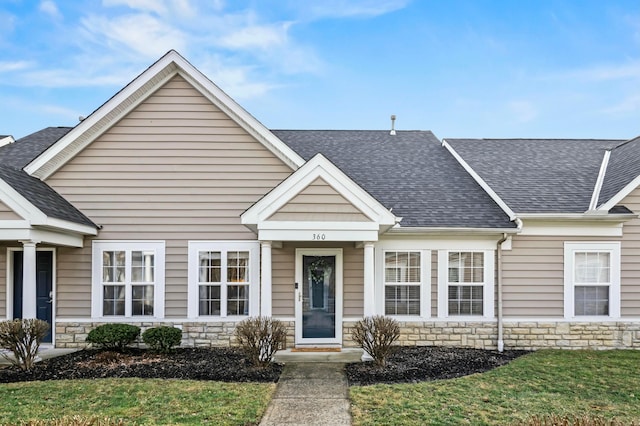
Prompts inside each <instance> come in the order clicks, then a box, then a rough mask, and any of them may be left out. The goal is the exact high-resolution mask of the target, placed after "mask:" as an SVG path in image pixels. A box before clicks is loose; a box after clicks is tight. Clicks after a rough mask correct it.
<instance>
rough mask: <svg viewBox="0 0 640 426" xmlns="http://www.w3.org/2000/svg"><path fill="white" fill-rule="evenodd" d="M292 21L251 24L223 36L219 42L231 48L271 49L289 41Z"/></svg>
mask: <svg viewBox="0 0 640 426" xmlns="http://www.w3.org/2000/svg"><path fill="white" fill-rule="evenodd" d="M290 26H291V23H290V22H285V23H277V24H273V25H249V26H246V27H241V28H238V29H237V30H235V31H232V32H230V33H229V34H226V35H225V36H223V37H222V38H221V39H220V40H219V41H218V43H219V44H220V45H221V46H223V47H226V48H229V49H255V48H257V49H263V50H264V49H269V48H270V47H272V46H282V45H284V44H286V43H287V42H288V40H287V31H288V29H289V27H290Z"/></svg>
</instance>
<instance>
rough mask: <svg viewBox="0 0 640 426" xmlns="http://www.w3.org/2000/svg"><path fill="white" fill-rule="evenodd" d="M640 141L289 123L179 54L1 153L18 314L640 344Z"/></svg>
mask: <svg viewBox="0 0 640 426" xmlns="http://www.w3.org/2000/svg"><path fill="white" fill-rule="evenodd" d="M639 183H640V138H638V139H634V140H630V141H621V140H528V139H519V140H495V139H479V140H470V139H444V140H442V141H440V140H438V139H437V138H436V137H435V136H434V134H433V133H431V132H429V131H392V132H389V131H342V130H334V131H332V130H328V131H316V130H269V129H267V128H265V127H264V126H263V125H262V124H261V123H260V122H258V121H257V120H256V119H255V118H254V117H252V116H251V115H250V114H249V113H248V112H247V111H245V110H244V109H243V108H242V107H241V106H240V105H238V104H237V103H236V102H235V101H234V100H233V99H231V98H230V97H229V96H228V95H226V94H225V93H224V92H223V91H222V90H220V89H219V88H218V87H217V86H216V85H215V84H214V83H212V82H211V81H210V80H209V79H207V77H206V76H204V75H203V74H202V73H201V72H199V71H198V70H197V69H195V68H194V67H193V66H192V65H191V64H190V63H189V62H187V61H186V60H185V59H184V58H183V57H181V56H180V55H179V54H178V53H176V52H175V51H170V52H169V53H167V54H166V55H165V56H163V57H162V58H160V59H159V60H158V61H157V62H156V63H154V64H153V65H151V67H149V68H148V69H147V70H145V71H144V72H143V73H142V74H140V75H139V76H138V77H136V78H135V79H134V80H133V81H132V82H131V83H129V84H128V85H127V86H126V87H124V88H123V89H122V90H121V91H120V92H118V93H116V94H115V95H114V96H113V97H112V98H111V99H109V100H107V101H106V102H105V103H104V104H103V105H102V106H100V107H99V108H98V109H97V110H96V111H94V112H93V113H92V114H91V115H90V116H88V117H87V118H86V119H85V120H83V121H82V122H80V123H79V124H78V125H77V126H76V127H74V128H58V127H49V128H46V129H43V130H41V131H39V132H36V133H34V134H32V135H29V136H26V137H24V138H22V139H19V140H17V141H13V140H12V139H11V140H9V143H7V144H5V145H4V146H2V147H0V240H1V241H0V244H1V245H2V248H1V249H0V318H8V319H11V318H20V317H25V318H32V317H38V318H42V319H45V320H47V321H49V322H50V323H51V324H52V333H51V336H49V339H48V340H49V341H50V342H51V344H53V345H55V346H56V347H80V346H84V345H85V337H86V335H87V333H88V332H89V330H90V329H92V328H93V327H95V326H97V325H99V324H103V323H109V322H126V323H131V324H137V325H140V326H142V327H150V326H154V325H159V324H166V325H173V326H176V327H180V328H181V329H182V330H183V343H184V344H186V345H217V346H220V345H222V346H224V345H229V344H230V342H231V341H232V340H233V330H234V327H235V325H236V324H237V322H238V321H240V320H242V319H244V318H247V317H250V316H258V315H262V316H272V317H275V318H278V319H280V320H282V321H283V322H284V323H285V324H286V325H287V327H288V328H289V331H290V332H289V337H288V342H287V344H288V346H290V347H292V346H331V347H336V346H337V347H349V346H354V343H353V342H352V340H351V337H350V334H351V328H352V327H353V325H354V324H355V323H356V322H357V321H358V320H359V319H361V318H362V317H363V316H371V315H388V316H392V317H393V318H395V319H397V320H398V321H399V323H400V324H401V329H402V336H401V338H400V341H401V343H402V344H406V345H413V344H415V345H451V346H466V347H476V348H498V349H502V348H504V347H507V348H523V349H529V348H541V347H568V348H623V347H624V348H638V347H640V266H638V265H640V262H639V260H640V220H639V219H638V214H637V213H636V212H640V190H639V189H638V184H639Z"/></svg>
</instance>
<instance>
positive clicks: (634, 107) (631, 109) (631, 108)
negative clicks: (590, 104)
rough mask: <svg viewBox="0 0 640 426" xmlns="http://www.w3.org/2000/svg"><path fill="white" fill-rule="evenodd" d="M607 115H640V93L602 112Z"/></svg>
mask: <svg viewBox="0 0 640 426" xmlns="http://www.w3.org/2000/svg"><path fill="white" fill-rule="evenodd" d="M602 112H604V113H606V114H612V115H617V114H628V113H640V93H635V94H632V95H630V96H627V97H626V98H624V99H622V100H621V101H620V102H618V103H617V104H615V105H612V106H610V107H608V108H605V109H603V110H602Z"/></svg>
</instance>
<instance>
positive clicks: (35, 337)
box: [0, 318, 49, 370]
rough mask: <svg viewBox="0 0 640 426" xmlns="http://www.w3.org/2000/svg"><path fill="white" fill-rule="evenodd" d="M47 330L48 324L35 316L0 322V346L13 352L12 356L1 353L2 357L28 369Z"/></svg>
mask: <svg viewBox="0 0 640 426" xmlns="http://www.w3.org/2000/svg"><path fill="white" fill-rule="evenodd" d="M48 332H49V324H48V323H47V322H46V321H42V320H39V319H35V318H32V319H14V320H9V321H2V322H0V348H2V349H8V350H9V351H11V353H12V354H13V358H10V357H9V354H6V353H2V357H3V358H5V359H7V360H9V361H10V362H11V363H12V364H14V365H17V366H18V367H20V368H22V369H23V370H30V369H31V368H32V367H33V364H34V363H35V361H36V356H37V354H38V349H39V348H40V343H41V342H42V339H44V338H45V337H46V335H47V333H48Z"/></svg>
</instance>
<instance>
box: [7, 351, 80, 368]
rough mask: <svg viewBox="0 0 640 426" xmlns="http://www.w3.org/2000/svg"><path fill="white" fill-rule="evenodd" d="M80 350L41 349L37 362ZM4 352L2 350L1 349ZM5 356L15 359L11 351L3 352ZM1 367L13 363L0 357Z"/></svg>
mask: <svg viewBox="0 0 640 426" xmlns="http://www.w3.org/2000/svg"><path fill="white" fill-rule="evenodd" d="M78 350H79V349H61V348H51V347H46V346H45V347H42V346H41V347H40V349H39V350H38V355H37V357H36V362H38V361H42V360H44V359H49V358H54V357H57V356H61V355H66V354H70V353H71V352H76V351H78ZM0 351H2V349H0ZM3 353H4V354H7V355H8V356H10V357H12V358H13V355H12V354H11V352H9V351H3ZM1 365H11V362H10V361H9V360H7V359H5V357H4V356H0V366H1Z"/></svg>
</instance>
